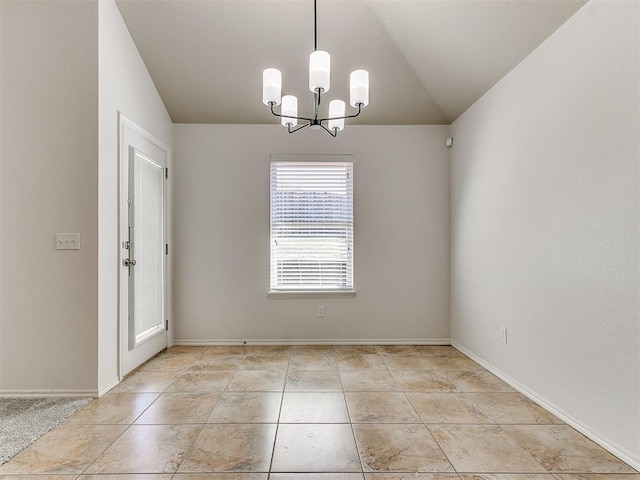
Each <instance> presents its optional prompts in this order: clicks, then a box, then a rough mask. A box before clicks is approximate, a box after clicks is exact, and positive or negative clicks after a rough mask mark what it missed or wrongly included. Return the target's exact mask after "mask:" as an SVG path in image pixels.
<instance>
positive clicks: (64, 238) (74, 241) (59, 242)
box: [56, 233, 80, 250]
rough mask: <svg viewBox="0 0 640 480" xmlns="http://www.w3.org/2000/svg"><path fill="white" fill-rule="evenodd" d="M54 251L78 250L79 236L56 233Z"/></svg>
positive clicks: (77, 234) (76, 234)
mask: <svg viewBox="0 0 640 480" xmlns="http://www.w3.org/2000/svg"><path fill="white" fill-rule="evenodd" d="M56 250H80V234H79V233H56Z"/></svg>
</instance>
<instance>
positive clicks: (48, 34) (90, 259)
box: [0, 1, 98, 393]
mask: <svg viewBox="0 0 640 480" xmlns="http://www.w3.org/2000/svg"><path fill="white" fill-rule="evenodd" d="M0 10H1V14H0V16H1V22H2V23H1V25H0V32H1V33H0V63H1V64H2V78H1V81H0V98H1V104H0V130H1V131H2V143H1V146H0V152H1V170H2V177H1V179H0V192H1V194H0V205H1V206H2V207H1V210H0V226H1V229H2V241H1V242H0V264H1V265H2V268H1V273H0V275H1V285H2V290H1V291H0V296H1V300H2V301H1V302H0V330H1V336H0V393H24V392H30V391H39V392H45V391H51V390H55V391H58V392H68V393H87V392H93V391H95V379H96V370H97V361H96V358H97V341H96V338H97V331H96V325H97V302H98V286H97V278H98V262H97V258H98V256H97V249H98V235H97V233H98V224H97V211H98V210H97V209H98V194H97V187H98V124H97V118H98V65H97V62H98V55H97V54H98V4H97V2H95V1H86V2H49V1H30V2H24V1H2V2H0ZM56 232H79V233H80V234H81V244H82V249H81V250H78V251H57V250H56V249H55V233H56Z"/></svg>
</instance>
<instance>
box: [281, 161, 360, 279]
mask: <svg viewBox="0 0 640 480" xmlns="http://www.w3.org/2000/svg"><path fill="white" fill-rule="evenodd" d="M337 158H339V159H340V160H343V159H345V158H348V159H349V161H292V160H288V161H273V159H272V162H271V290H272V291H278V290H280V291H331V290H352V289H353V162H352V161H351V156H350V155H348V156H347V155H340V156H337Z"/></svg>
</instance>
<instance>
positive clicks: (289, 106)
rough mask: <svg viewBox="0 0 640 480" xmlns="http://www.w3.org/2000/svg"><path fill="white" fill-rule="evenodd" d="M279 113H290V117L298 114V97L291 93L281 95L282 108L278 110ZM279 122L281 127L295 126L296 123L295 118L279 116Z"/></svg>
mask: <svg viewBox="0 0 640 480" xmlns="http://www.w3.org/2000/svg"><path fill="white" fill-rule="evenodd" d="M280 114H281V115H290V116H291V117H297V116H298V98H297V97H295V96H293V95H285V96H284V97H282V108H281V110H280ZM280 122H281V123H282V126H283V127H287V126H290V127H295V126H296V125H298V119H297V118H290V117H280Z"/></svg>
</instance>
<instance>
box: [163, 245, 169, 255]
mask: <svg viewBox="0 0 640 480" xmlns="http://www.w3.org/2000/svg"><path fill="white" fill-rule="evenodd" d="M164 254H165V255H169V244H168V243H165V244H164Z"/></svg>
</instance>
